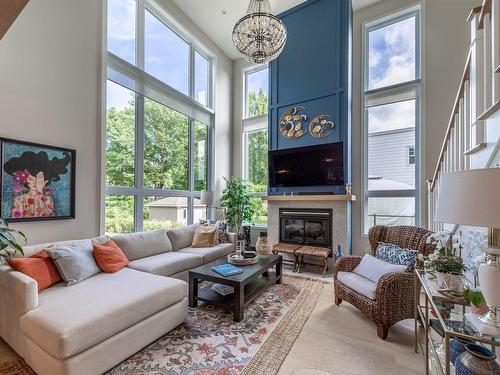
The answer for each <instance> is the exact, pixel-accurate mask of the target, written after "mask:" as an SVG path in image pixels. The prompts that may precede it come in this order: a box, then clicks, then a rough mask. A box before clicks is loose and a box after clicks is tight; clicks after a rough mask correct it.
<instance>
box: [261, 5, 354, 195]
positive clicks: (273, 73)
mask: <svg viewBox="0 0 500 375" xmlns="http://www.w3.org/2000/svg"><path fill="white" fill-rule="evenodd" d="M279 17H280V18H281V19H282V20H283V22H284V23H285V25H286V27H287V30H288V41H287V44H286V46H285V49H284V50H283V53H282V54H281V55H280V57H279V58H278V59H276V60H274V61H273V62H271V64H270V73H269V74H270V98H269V101H270V103H269V148H270V150H280V149H288V148H294V147H303V146H312V145H317V144H324V143H332V142H338V141H342V142H344V173H345V175H344V180H345V181H346V183H350V182H351V24H352V21H351V20H352V8H351V1H350V0H308V1H306V2H305V3H304V4H301V5H299V6H297V7H295V8H292V9H290V10H288V11H287V12H285V13H282V14H281V15H280V16H279ZM293 106H301V107H304V108H305V110H304V111H303V112H302V113H303V114H306V115H307V121H305V122H304V123H303V125H305V126H306V127H308V126H309V122H310V121H311V120H312V119H313V118H314V117H315V116H317V115H320V114H324V115H329V116H330V117H331V120H332V121H333V122H334V123H335V130H334V131H333V133H332V134H330V136H328V137H326V138H324V139H317V138H314V137H312V136H311V135H310V134H309V132H308V133H307V134H305V135H304V136H302V137H301V138H296V139H288V138H286V137H284V136H283V135H281V133H280V132H279V122H280V117H281V115H282V114H283V113H284V112H286V111H287V110H288V109H289V108H290V107H293ZM292 192H293V193H294V194H300V193H333V194H345V187H324V186H323V187H321V186H311V187H307V188H304V187H302V188H270V189H269V194H270V195H273V194H274V195H280V194H283V193H287V194H290V193H292Z"/></svg>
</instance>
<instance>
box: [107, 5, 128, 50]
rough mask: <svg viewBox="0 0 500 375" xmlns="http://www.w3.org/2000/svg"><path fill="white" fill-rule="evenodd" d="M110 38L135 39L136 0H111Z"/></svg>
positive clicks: (117, 39) (118, 39) (116, 39)
mask: <svg viewBox="0 0 500 375" xmlns="http://www.w3.org/2000/svg"><path fill="white" fill-rule="evenodd" d="M108 39H111V40H115V41H131V40H135V1H130V0H128V1H124V0H109V3H108Z"/></svg>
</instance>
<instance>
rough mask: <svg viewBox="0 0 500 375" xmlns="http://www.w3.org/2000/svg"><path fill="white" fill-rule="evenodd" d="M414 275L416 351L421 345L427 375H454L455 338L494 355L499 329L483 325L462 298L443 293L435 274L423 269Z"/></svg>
mask: <svg viewBox="0 0 500 375" xmlns="http://www.w3.org/2000/svg"><path fill="white" fill-rule="evenodd" d="M414 272H415V304H416V305H415V352H416V353H418V350H419V346H420V347H421V349H422V350H423V352H424V358H425V373H426V374H442V375H450V373H454V367H453V365H452V364H451V363H450V340H451V339H453V338H454V337H459V338H465V339H468V340H472V341H476V342H477V343H479V344H480V345H483V346H488V347H489V348H491V349H492V351H493V352H495V348H496V347H497V346H499V345H500V329H497V328H495V327H492V326H488V325H485V324H484V323H481V322H480V321H479V319H478V316H477V315H474V314H472V313H471V311H470V306H469V303H468V302H466V301H465V300H464V299H463V298H461V297H454V296H452V295H448V294H446V293H445V292H444V291H443V292H440V290H439V288H438V286H437V282H436V280H435V278H434V277H433V275H432V274H430V273H427V272H426V271H424V270H415V271H414ZM422 295H423V298H421V297H422ZM422 299H423V304H422ZM443 304H446V305H448V311H446V312H445V311H443V309H442V306H443ZM419 321H420V322H421V323H422V326H423V330H424V335H423V342H422V341H421V340H422V337H421V335H419V332H418V324H419V323H418V322H419ZM440 337H442V344H441V345H439V346H438V345H437V342H436V341H438V340H439V338H440ZM450 371H453V372H450Z"/></svg>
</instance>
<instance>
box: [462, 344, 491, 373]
mask: <svg viewBox="0 0 500 375" xmlns="http://www.w3.org/2000/svg"><path fill="white" fill-rule="evenodd" d="M496 358H497V356H496V354H494V353H493V352H492V351H491V350H489V349H486V348H484V347H482V346H480V345H476V344H466V345H465V351H464V352H463V353H462V354H460V355H459V356H458V357H457V359H456V360H455V374H456V375H493V374H495V375H498V374H500V365H499V364H498V363H497V362H496V361H495V359H496Z"/></svg>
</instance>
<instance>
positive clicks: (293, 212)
mask: <svg viewBox="0 0 500 375" xmlns="http://www.w3.org/2000/svg"><path fill="white" fill-rule="evenodd" d="M279 223H280V224H279V226H280V227H279V241H280V242H282V243H291V244H297V245H309V246H320V247H327V248H330V249H331V248H332V210H331V209H320V208H315V209H307V208H301V209H299V208H280V210H279Z"/></svg>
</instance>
